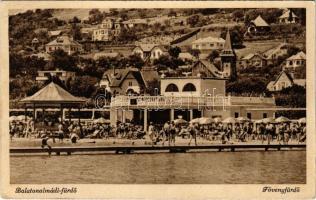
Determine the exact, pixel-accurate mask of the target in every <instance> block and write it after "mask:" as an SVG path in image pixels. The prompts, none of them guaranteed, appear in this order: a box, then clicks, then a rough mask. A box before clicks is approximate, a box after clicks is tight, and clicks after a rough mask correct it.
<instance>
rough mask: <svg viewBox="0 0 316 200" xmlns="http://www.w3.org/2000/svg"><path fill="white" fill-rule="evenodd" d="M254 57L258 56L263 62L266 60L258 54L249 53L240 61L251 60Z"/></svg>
mask: <svg viewBox="0 0 316 200" xmlns="http://www.w3.org/2000/svg"><path fill="white" fill-rule="evenodd" d="M254 56H259V57H260V58H261V59H263V60H265V59H266V58H265V57H263V56H262V55H261V54H259V53H250V54H248V55H246V56H245V57H244V58H243V59H242V60H251V59H252V58H253V57H254Z"/></svg>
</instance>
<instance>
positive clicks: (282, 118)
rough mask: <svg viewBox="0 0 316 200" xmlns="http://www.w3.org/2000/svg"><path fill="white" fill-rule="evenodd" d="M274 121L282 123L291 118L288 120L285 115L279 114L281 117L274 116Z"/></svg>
mask: <svg viewBox="0 0 316 200" xmlns="http://www.w3.org/2000/svg"><path fill="white" fill-rule="evenodd" d="M275 121H276V122H278V123H283V122H290V121H291V120H289V119H288V118H286V117H283V116H281V117H278V118H276V120H275Z"/></svg>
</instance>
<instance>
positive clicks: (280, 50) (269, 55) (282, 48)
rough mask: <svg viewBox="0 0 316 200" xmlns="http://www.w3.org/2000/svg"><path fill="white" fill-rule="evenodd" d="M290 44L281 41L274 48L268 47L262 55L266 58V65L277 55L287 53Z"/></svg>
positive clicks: (271, 62)
mask: <svg viewBox="0 0 316 200" xmlns="http://www.w3.org/2000/svg"><path fill="white" fill-rule="evenodd" d="M289 46H290V44H288V43H286V42H283V43H281V44H280V45H278V46H277V47H275V48H272V49H269V50H267V51H266V52H264V56H265V57H266V59H267V62H268V65H269V64H273V62H274V61H275V60H276V59H277V58H278V57H279V56H284V55H286V54H287V51H288V49H289Z"/></svg>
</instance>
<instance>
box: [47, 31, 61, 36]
mask: <svg viewBox="0 0 316 200" xmlns="http://www.w3.org/2000/svg"><path fill="white" fill-rule="evenodd" d="M49 34H50V35H51V36H58V35H60V34H61V31H49Z"/></svg>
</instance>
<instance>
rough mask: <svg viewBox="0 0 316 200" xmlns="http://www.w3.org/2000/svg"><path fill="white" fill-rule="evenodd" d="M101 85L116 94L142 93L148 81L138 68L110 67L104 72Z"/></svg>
mask: <svg viewBox="0 0 316 200" xmlns="http://www.w3.org/2000/svg"><path fill="white" fill-rule="evenodd" d="M99 86H100V87H103V88H105V89H106V90H107V91H109V92H111V93H112V94H115V95H118V94H120V95H125V94H134V93H137V94H140V93H141V92H142V91H143V90H144V88H145V87H146V81H145V79H144V77H143V75H142V73H141V72H140V70H138V69H136V68H125V69H109V70H107V71H106V72H105V73H104V74H103V76H102V79H101V81H100V83H99Z"/></svg>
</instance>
